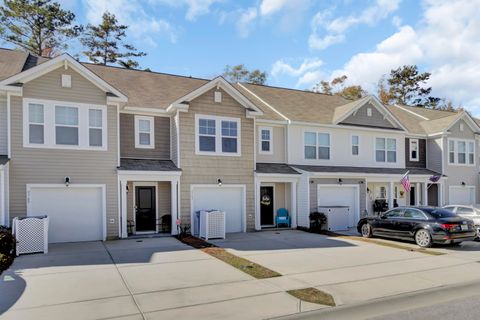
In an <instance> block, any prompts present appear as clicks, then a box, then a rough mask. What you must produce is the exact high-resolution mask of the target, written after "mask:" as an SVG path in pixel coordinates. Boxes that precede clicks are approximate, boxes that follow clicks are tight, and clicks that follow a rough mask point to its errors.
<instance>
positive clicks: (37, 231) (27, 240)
mask: <svg viewBox="0 0 480 320" xmlns="http://www.w3.org/2000/svg"><path fill="white" fill-rule="evenodd" d="M13 233H14V234H15V239H16V241H17V255H20V254H24V253H35V252H44V253H47V252H48V217H28V218H15V219H13Z"/></svg>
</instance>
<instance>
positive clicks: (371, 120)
mask: <svg viewBox="0 0 480 320" xmlns="http://www.w3.org/2000/svg"><path fill="white" fill-rule="evenodd" d="M368 108H370V109H371V110H372V116H371V117H369V116H368V115H367V109H368ZM341 123H342V124H353V125H360V126H373V127H383V128H394V126H393V125H392V123H390V121H388V120H387V119H384V118H383V114H381V113H380V112H379V111H378V110H377V108H375V107H374V106H373V105H372V104H371V103H368V104H366V105H365V106H363V107H361V108H360V109H358V110H357V112H356V113H355V114H352V115H350V116H349V117H347V118H346V119H345V120H343V121H342V122H341Z"/></svg>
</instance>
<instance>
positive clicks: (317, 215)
mask: <svg viewBox="0 0 480 320" xmlns="http://www.w3.org/2000/svg"><path fill="white" fill-rule="evenodd" d="M325 224H327V216H326V215H325V214H324V213H323V212H312V213H310V231H311V232H320V231H322V227H323V226H324V225H325Z"/></svg>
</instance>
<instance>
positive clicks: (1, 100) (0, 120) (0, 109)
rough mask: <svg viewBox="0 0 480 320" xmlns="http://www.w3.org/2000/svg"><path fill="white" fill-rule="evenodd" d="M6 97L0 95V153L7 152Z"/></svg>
mask: <svg viewBox="0 0 480 320" xmlns="http://www.w3.org/2000/svg"><path fill="white" fill-rule="evenodd" d="M7 130H8V129H7V99H6V97H0V155H6V154H8V131H7Z"/></svg>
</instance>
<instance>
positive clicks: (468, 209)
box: [443, 204, 480, 240]
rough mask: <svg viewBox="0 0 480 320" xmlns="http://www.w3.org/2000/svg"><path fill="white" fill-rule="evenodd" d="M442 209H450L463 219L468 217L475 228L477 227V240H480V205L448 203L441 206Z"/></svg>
mask: <svg viewBox="0 0 480 320" xmlns="http://www.w3.org/2000/svg"><path fill="white" fill-rule="evenodd" d="M443 209H446V210H450V211H452V212H453V213H455V214H456V215H457V216H460V217H462V218H465V219H470V220H472V221H473V223H474V224H475V229H477V240H480V206H479V205H475V206H471V205H463V204H460V205H453V204H452V205H448V206H445V207H443Z"/></svg>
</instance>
